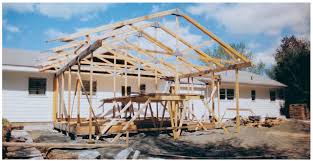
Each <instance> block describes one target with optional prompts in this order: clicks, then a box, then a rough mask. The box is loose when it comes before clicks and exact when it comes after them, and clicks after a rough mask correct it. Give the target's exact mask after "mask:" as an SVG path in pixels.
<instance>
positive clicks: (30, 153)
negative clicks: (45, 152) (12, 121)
mask: <svg viewBox="0 0 313 161" xmlns="http://www.w3.org/2000/svg"><path fill="white" fill-rule="evenodd" d="M9 141H11V142H9V143H12V144H14V143H15V144H23V143H24V144H32V143H33V139H32V137H31V135H30V134H29V133H28V132H27V131H25V130H12V131H11V135H10V139H9ZM5 144H6V142H3V143H2V146H3V149H6V151H5V155H4V156H5V157H6V158H9V159H15V158H16V159H43V156H42V154H41V152H40V151H39V150H38V149H36V148H35V147H23V146H15V145H13V146H6V145H5Z"/></svg>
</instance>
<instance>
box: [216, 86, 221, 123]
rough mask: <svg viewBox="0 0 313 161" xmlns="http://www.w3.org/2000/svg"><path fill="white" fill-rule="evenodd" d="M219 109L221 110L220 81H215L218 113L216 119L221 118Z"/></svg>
mask: <svg viewBox="0 0 313 161" xmlns="http://www.w3.org/2000/svg"><path fill="white" fill-rule="evenodd" d="M220 108H221V99H220V80H218V81H217V111H218V118H221V113H220Z"/></svg>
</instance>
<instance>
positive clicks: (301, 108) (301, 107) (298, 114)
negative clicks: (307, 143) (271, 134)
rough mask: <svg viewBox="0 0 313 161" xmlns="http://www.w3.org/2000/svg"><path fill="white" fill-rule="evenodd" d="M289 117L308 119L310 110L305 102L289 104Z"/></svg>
mask: <svg viewBox="0 0 313 161" xmlns="http://www.w3.org/2000/svg"><path fill="white" fill-rule="evenodd" d="M289 117H290V118H293V119H298V120H309V119H310V112H309V109H308V108H307V106H306V104H291V105H289Z"/></svg>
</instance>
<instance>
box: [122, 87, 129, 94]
mask: <svg viewBox="0 0 313 161" xmlns="http://www.w3.org/2000/svg"><path fill="white" fill-rule="evenodd" d="M130 94H131V87H130V86H127V96H129V95H130ZM122 96H125V86H122Z"/></svg>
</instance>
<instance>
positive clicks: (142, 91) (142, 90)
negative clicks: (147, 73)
mask: <svg viewBox="0 0 313 161" xmlns="http://www.w3.org/2000/svg"><path fill="white" fill-rule="evenodd" d="M142 87H144V89H142ZM139 89H140V91H139V93H143V94H144V93H146V89H147V86H146V84H140V86H139Z"/></svg>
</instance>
